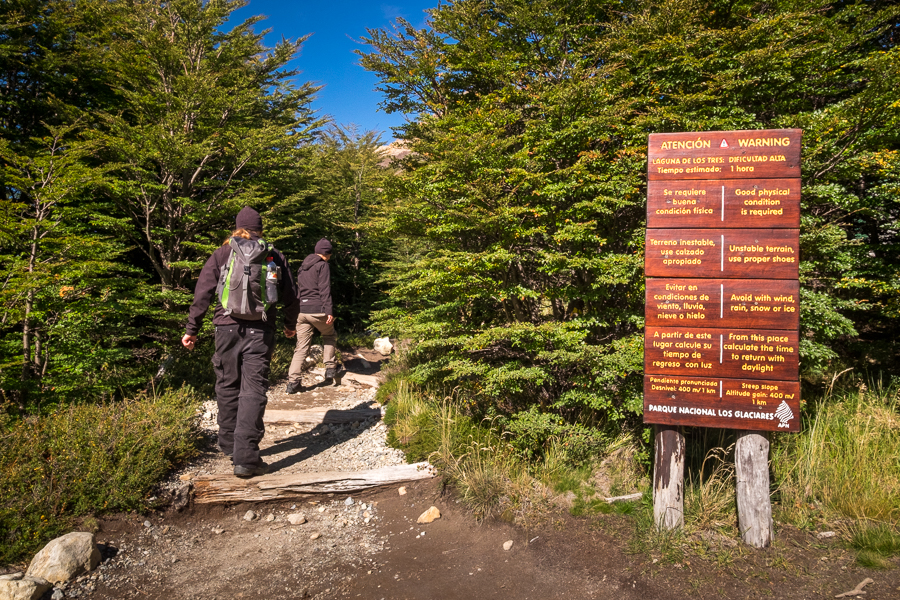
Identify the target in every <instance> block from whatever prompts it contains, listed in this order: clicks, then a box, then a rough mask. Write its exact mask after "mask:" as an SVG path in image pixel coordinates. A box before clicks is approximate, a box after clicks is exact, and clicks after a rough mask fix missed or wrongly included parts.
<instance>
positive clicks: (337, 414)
mask: <svg viewBox="0 0 900 600" xmlns="http://www.w3.org/2000/svg"><path fill="white" fill-rule="evenodd" d="M367 419H379V420H380V419H381V410H380V409H378V408H355V409H348V410H339V409H334V408H329V409H325V408H313V409H306V410H267V411H266V412H265V414H263V423H267V424H270V425H274V424H276V423H315V424H319V423H355V422H357V421H365V420H367Z"/></svg>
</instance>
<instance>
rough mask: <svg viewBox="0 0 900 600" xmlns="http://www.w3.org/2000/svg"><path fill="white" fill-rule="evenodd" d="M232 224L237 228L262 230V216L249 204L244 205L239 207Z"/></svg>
mask: <svg viewBox="0 0 900 600" xmlns="http://www.w3.org/2000/svg"><path fill="white" fill-rule="evenodd" d="M234 226H235V227H236V228H237V229H246V230H248V231H262V230H263V226H262V217H261V216H259V213H258V212H256V211H255V210H253V209H252V208H250V207H249V206H245V207H244V208H242V209H241V212H239V213H238V214H237V218H236V219H235V220H234Z"/></svg>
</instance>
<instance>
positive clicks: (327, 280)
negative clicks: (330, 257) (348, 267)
mask: <svg viewBox="0 0 900 600" xmlns="http://www.w3.org/2000/svg"><path fill="white" fill-rule="evenodd" d="M297 300H298V301H299V305H300V306H299V308H300V312H302V313H304V314H308V315H318V314H324V315H333V314H334V308H333V307H332V305H331V269H330V268H329V267H328V262H326V261H324V260H322V257H321V256H319V255H318V254H310V255H309V256H307V257H306V258H305V259H303V264H302V265H300V270H299V271H297Z"/></svg>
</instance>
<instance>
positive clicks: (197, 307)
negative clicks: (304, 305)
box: [185, 237, 298, 335]
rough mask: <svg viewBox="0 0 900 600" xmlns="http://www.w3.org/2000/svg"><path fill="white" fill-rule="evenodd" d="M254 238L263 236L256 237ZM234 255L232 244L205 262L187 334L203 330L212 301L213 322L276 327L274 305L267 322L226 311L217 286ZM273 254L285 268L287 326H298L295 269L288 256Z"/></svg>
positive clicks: (283, 293) (280, 293) (282, 292)
mask: <svg viewBox="0 0 900 600" xmlns="http://www.w3.org/2000/svg"><path fill="white" fill-rule="evenodd" d="M253 239H259V238H256V237H254V238H253ZM230 256H231V246H229V245H224V246H220V247H219V248H217V249H216V251H215V252H213V253H212V256H210V257H209V259H208V260H207V261H206V264H205V265H203V269H202V270H201V271H200V277H199V278H198V279H197V286H196V287H195V288H194V303H193V304H191V309H190V312H189V313H188V322H187V327H186V328H185V333H187V334H188V335H197V332H199V331H200V326H201V325H203V316H204V315H205V314H206V310H207V309H208V308H209V305H210V304H212V303H215V310H214V312H213V325H218V326H226V325H246V326H247V327H253V328H257V329H272V328H273V327H274V324H275V313H276V310H275V306H272V307H271V308H269V310H268V311H267V312H266V320H265V321H247V320H245V319H236V318H234V317H232V316H231V315H226V314H225V310H224V309H223V308H222V304H221V303H220V302H219V299H218V298H217V297H216V285H217V284H218V283H219V276H220V275H221V272H222V265H224V264H225V263H227V262H228V258H229V257H230ZM271 256H272V260H273V262H274V263H275V264H276V265H278V266H279V267H281V287H280V289H279V290H278V297H279V298H281V299H282V302H283V304H284V326H285V327H286V328H288V329H296V328H297V313H298V311H297V307H298V304H297V295H296V291H295V288H294V278H293V276H292V274H291V268H290V266H288V262H287V259H286V258H285V257H284V255H283V254H282V253H281V252H279V251H278V250H275V249H272V255H271Z"/></svg>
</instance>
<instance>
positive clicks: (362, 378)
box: [309, 367, 381, 388]
mask: <svg viewBox="0 0 900 600" xmlns="http://www.w3.org/2000/svg"><path fill="white" fill-rule="evenodd" d="M309 372H310V373H312V374H314V375H321V376H322V377H325V369H323V368H321V367H315V368H312V369H310V370H309ZM340 378H341V381H345V380H346V381H355V382H357V383H362V384H364V385H368V386H372V387H375V388H377V387H378V386H379V385H381V380H380V379H378V377H377V376H375V375H363V374H362V373H353V372H351V371H344V372H342V373H341V375H340Z"/></svg>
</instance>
